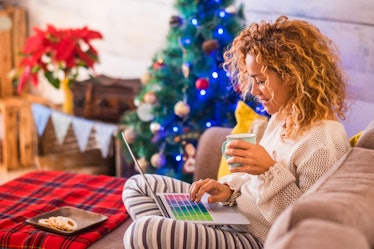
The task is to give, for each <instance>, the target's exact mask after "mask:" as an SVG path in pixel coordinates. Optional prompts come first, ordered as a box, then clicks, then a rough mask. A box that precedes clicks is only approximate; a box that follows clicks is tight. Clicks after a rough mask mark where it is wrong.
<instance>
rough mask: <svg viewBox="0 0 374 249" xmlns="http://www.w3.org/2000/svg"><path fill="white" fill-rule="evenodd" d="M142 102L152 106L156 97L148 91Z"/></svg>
mask: <svg viewBox="0 0 374 249" xmlns="http://www.w3.org/2000/svg"><path fill="white" fill-rule="evenodd" d="M143 100H144V102H145V103H147V104H151V105H153V104H154V103H156V101H157V96H156V94H155V93H154V92H153V91H150V92H147V93H146V94H144V97H143Z"/></svg>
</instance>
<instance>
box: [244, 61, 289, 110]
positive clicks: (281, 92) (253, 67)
mask: <svg viewBox="0 0 374 249" xmlns="http://www.w3.org/2000/svg"><path fill="white" fill-rule="evenodd" d="M246 67H247V71H248V74H249V76H250V77H251V78H252V79H253V84H252V88H251V94H252V95H253V96H255V97H256V98H257V100H258V101H259V102H260V103H262V105H263V106H264V108H265V110H266V112H267V113H268V114H270V115H272V114H275V113H277V112H278V111H279V109H280V107H281V106H284V105H286V103H287V101H288V100H289V97H290V85H289V84H285V81H284V80H283V79H282V78H281V77H280V76H279V75H278V74H277V73H276V72H274V71H272V70H268V71H267V72H266V74H267V75H264V74H263V73H261V65H260V64H258V63H257V62H256V59H255V57H254V56H252V55H247V57H246ZM267 77H269V78H267ZM267 79H268V82H267V83H265V82H266V80H267Z"/></svg>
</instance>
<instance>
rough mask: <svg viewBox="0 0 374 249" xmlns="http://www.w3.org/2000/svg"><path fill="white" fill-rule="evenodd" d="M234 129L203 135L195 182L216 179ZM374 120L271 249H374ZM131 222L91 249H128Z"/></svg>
mask: <svg viewBox="0 0 374 249" xmlns="http://www.w3.org/2000/svg"><path fill="white" fill-rule="evenodd" d="M230 132H231V129H229V128H223V127H212V128H209V129H208V130H206V131H205V132H204V133H203V135H202V136H201V138H200V140H199V144H198V148H197V153H196V162H197V165H198V167H197V168H196V170H195V174H194V179H195V180H198V179H202V178H207V177H209V178H213V179H216V178H217V172H218V168H219V165H220V160H221V144H222V142H223V141H224V140H225V136H226V135H228V134H229V133H230ZM373 207H374V121H373V122H372V123H370V124H369V125H368V127H367V128H366V129H365V131H364V132H363V134H362V135H361V137H360V139H359V140H358V142H357V144H356V146H355V147H354V148H352V149H351V150H350V151H349V152H347V154H346V155H345V156H344V157H343V158H342V159H341V160H340V161H339V162H337V163H336V164H335V165H334V166H333V167H332V168H331V169H330V170H329V171H328V172H327V173H326V174H325V175H324V176H323V177H322V178H321V179H320V180H318V181H317V182H316V183H315V184H314V185H313V187H312V188H311V189H310V190H309V191H307V192H306V193H305V194H304V195H303V196H302V197H301V198H300V199H299V200H297V201H296V202H295V203H294V204H293V205H292V206H290V207H289V208H287V209H286V210H285V211H284V212H283V213H282V214H281V215H280V216H279V218H278V219H277V220H276V221H275V223H274V225H273V226H272V228H271V230H270V232H269V236H268V238H267V240H266V242H265V248H266V249H300V248H302V249H311V248H313V249H317V248H318V249H324V248H327V249H369V248H371V249H373V248H374V212H373V210H372V209H373ZM131 222H132V220H131V219H127V220H126V222H125V223H123V224H122V225H121V226H120V227H118V228H117V229H116V230H114V231H113V232H111V233H110V234H108V235H107V236H105V237H104V238H103V239H101V240H99V241H97V242H96V243H94V244H93V245H92V246H90V247H89V248H90V249H96V248H111V249H117V248H123V241H122V240H123V234H124V233H125V231H126V229H127V227H128V226H129V225H130V224H131Z"/></svg>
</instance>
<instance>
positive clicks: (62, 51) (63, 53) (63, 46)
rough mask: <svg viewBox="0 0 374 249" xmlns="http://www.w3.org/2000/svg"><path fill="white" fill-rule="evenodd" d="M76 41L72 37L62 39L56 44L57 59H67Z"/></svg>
mask: <svg viewBox="0 0 374 249" xmlns="http://www.w3.org/2000/svg"><path fill="white" fill-rule="evenodd" d="M75 46H76V42H75V41H73V40H71V39H62V40H61V42H60V43H58V44H57V46H56V60H57V61H66V60H67V59H68V58H69V57H71V55H72V53H73V51H74V47H75Z"/></svg>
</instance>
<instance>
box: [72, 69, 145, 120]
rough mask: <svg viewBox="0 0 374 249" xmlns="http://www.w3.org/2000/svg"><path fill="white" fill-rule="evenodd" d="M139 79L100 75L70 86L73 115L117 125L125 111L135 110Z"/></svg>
mask: <svg viewBox="0 0 374 249" xmlns="http://www.w3.org/2000/svg"><path fill="white" fill-rule="evenodd" d="M140 85H141V82H140V79H115V78H111V77H107V76H105V75H100V76H98V77H96V78H92V79H89V80H85V81H80V82H75V83H74V84H72V86H71V90H72V92H73V98H74V115H76V116H80V117H84V118H89V119H95V120H101V121H106V122H113V123H118V122H119V121H120V118H121V116H122V115H123V113H124V112H125V111H128V110H133V109H135V105H134V98H135V96H136V94H137V93H138V91H139V88H140Z"/></svg>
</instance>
